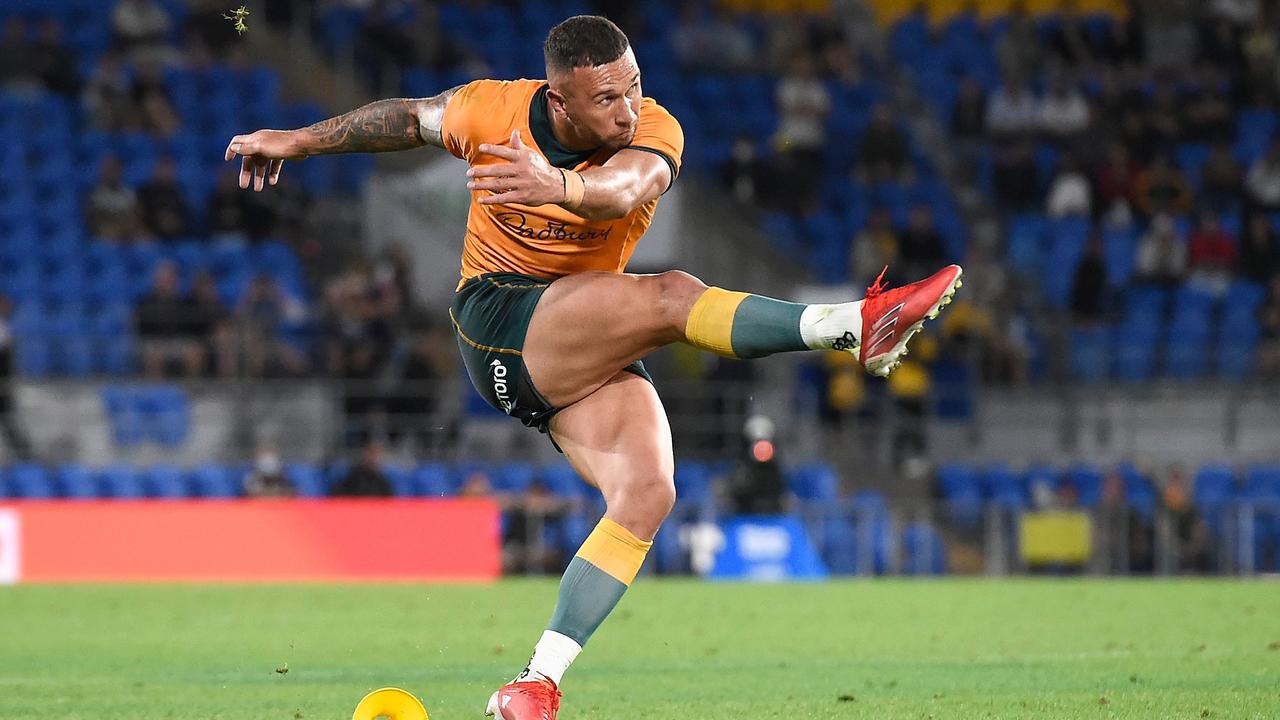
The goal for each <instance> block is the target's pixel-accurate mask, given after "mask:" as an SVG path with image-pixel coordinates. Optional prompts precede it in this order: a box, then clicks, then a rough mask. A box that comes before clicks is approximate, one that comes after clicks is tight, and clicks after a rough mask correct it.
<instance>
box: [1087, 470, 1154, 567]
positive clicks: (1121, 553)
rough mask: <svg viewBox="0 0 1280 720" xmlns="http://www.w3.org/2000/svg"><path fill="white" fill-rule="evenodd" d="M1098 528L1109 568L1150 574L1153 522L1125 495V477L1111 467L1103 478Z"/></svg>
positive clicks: (1152, 564) (1152, 563)
mask: <svg viewBox="0 0 1280 720" xmlns="http://www.w3.org/2000/svg"><path fill="white" fill-rule="evenodd" d="M1097 514H1098V520H1099V521H1098V528H1099V530H1100V535H1101V538H1100V540H1101V542H1100V543H1099V545H1100V546H1101V547H1102V549H1103V552H1104V553H1105V556H1106V557H1105V563H1106V568H1105V569H1106V571H1108V572H1112V573H1149V572H1151V569H1152V567H1154V557H1153V555H1152V532H1151V525H1150V524H1149V523H1147V521H1146V519H1145V518H1143V517H1142V515H1141V514H1139V513H1138V512H1137V511H1136V510H1134V509H1133V508H1132V507H1131V506H1130V505H1129V503H1128V501H1127V500H1126V498H1125V481H1124V477H1123V476H1122V475H1121V474H1120V473H1119V472H1117V471H1115V470H1111V471H1110V472H1108V473H1107V474H1106V477H1104V478H1103V480H1102V497H1101V499H1100V501H1099V503H1098V509H1097Z"/></svg>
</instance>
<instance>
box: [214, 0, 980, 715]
mask: <svg viewBox="0 0 1280 720" xmlns="http://www.w3.org/2000/svg"><path fill="white" fill-rule="evenodd" d="M545 56H546V70H547V79H546V80H545V81H542V80H516V81H510V82H504V81H496V80H477V81H475V82H471V83H468V84H466V85H462V86H459V87H455V88H453V89H451V90H447V91H445V92H443V93H441V94H439V95H437V96H435V97H431V98H426V99H392V100H380V101H378V102H374V103H371V104H369V105H366V106H364V107H362V108H359V109H357V110H353V111H351V112H349V113H347V114H345V115H342V116H340V117H336V118H332V119H329V120H325V121H323V122H319V123H316V124H315V125H312V126H310V127H307V128H303V129H300V130H289V131H282V130H259V131H257V132H255V133H252V134H250V135H237V136H236V137H234V138H232V139H231V144H230V145H229V146H228V147H227V152H226V158H227V160H231V159H233V158H234V157H235V156H236V155H242V156H243V161H242V164H241V169H240V186H241V187H242V188H247V187H248V186H249V185H250V183H252V184H253V188H254V190H262V188H263V184H264V182H266V183H270V184H273V185H274V184H275V183H276V181H277V180H278V179H279V176H280V169H281V166H282V164H283V162H284V160H286V159H294V158H305V157H307V156H310V155H323V154H329V153H344V152H383V151H389V150H407V149H410V148H415V147H420V146H422V145H434V146H436V147H441V148H444V149H446V150H448V151H449V152H450V153H452V154H454V155H456V156H457V157H459V158H462V159H464V160H466V161H467V162H468V163H469V164H470V166H471V167H470V170H468V171H467V176H468V177H469V178H470V180H469V181H468V183H467V187H468V188H470V189H471V209H470V214H469V216H468V218H467V233H466V240H465V244H464V246H463V252H462V281H461V283H460V284H459V285H458V289H457V293H456V295H455V296H454V300H453V303H452V307H451V308H450V313H449V314H450V317H451V318H452V320H453V327H454V331H455V333H456V335H457V338H458V347H459V348H460V349H461V351H462V356H463V359H464V361H465V363H466V366H467V371H468V373H469V374H470V376H471V381H472V382H473V383H474V384H475V386H476V389H477V390H479V391H480V393H481V394H482V395H483V396H484V397H485V398H486V399H487V400H488V401H489V402H490V403H491V404H492V405H494V407H497V408H500V409H501V410H503V411H505V412H506V413H507V414H508V415H511V416H513V417H516V418H519V419H520V420H521V421H522V422H523V423H524V424H525V425H528V426H530V427H536V428H538V429H539V430H541V431H543V432H549V433H550V435H551V438H552V440H553V441H554V442H555V443H556V445H557V446H558V447H559V448H560V449H561V450H562V451H563V452H564V454H565V457H567V458H568V460H569V462H570V463H571V464H572V465H573V467H574V469H575V470H576V471H577V472H578V473H579V474H580V475H581V476H582V477H583V478H584V479H585V480H586V481H587V482H589V483H591V484H592V485H594V486H595V487H597V488H599V489H600V492H601V493H602V494H603V495H604V499H605V503H606V505H607V511H606V512H605V515H604V518H603V519H601V520H600V523H599V524H598V525H597V526H596V527H595V529H594V530H593V531H592V532H591V534H590V536H589V537H588V538H587V539H586V541H585V542H584V543H583V544H582V547H581V549H579V550H578V552H577V554H576V556H575V557H574V558H573V560H572V561H571V562H570V563H569V567H568V569H567V570H566V571H565V573H564V577H563V578H562V580H561V583H560V595H559V599H558V602H557V604H556V608H555V612H554V614H553V615H552V616H551V621H550V623H549V624H548V625H547V629H546V631H545V632H543V634H542V637H541V639H539V640H538V642H537V645H536V646H535V647H534V651H533V657H532V658H531V659H530V660H529V665H528V667H526V668H525V669H524V671H523V672H521V673H520V675H519V677H517V678H516V679H515V680H514V681H512V682H511V683H509V684H507V685H505V686H503V687H502V688H500V689H499V690H498V691H497V692H495V693H494V694H493V696H492V697H491V698H490V699H489V705H488V710H487V712H488V714H490V715H495V716H497V717H499V718H502V719H503V720H552V719H554V718H555V716H556V712H557V710H558V708H559V705H560V693H559V690H558V687H559V685H560V680H561V678H562V677H563V676H564V673H565V670H566V669H568V667H569V665H570V664H571V663H572V662H573V661H574V658H576V657H577V656H578V653H579V652H581V651H582V647H583V646H584V645H585V644H586V642H587V640H588V639H589V638H590V637H591V635H592V633H594V632H595V630H596V628H597V627H599V626H600V623H601V622H603V621H604V619H605V617H607V616H608V615H609V613H610V611H611V610H613V608H614V606H615V605H616V604H617V603H618V601H619V600H620V599H621V598H622V595H623V593H624V592H626V590H627V587H628V586H629V585H630V584H631V582H632V580H634V579H635V576H636V573H637V572H638V571H639V570H640V565H641V564H642V563H643V562H644V558H645V554H646V553H647V552H648V551H649V547H650V545H651V544H652V540H653V536H654V535H655V534H656V533H657V531H658V527H659V526H660V525H661V524H662V521H663V520H664V519H665V518H666V517H667V513H668V512H670V511H671V507H672V505H673V504H674V503H675V485H674V482H673V480H672V475H673V472H674V465H675V462H674V460H673V457H672V449H671V429H670V427H669V426H668V424H667V418H666V415H665V414H664V412H663V409H662V403H661V402H660V401H659V399H658V394H657V393H656V392H655V391H654V388H653V385H652V382H651V380H650V378H649V375H648V374H647V373H646V372H645V369H644V366H643V365H642V364H641V362H640V360H641V358H643V357H645V356H646V355H648V354H649V353H651V352H653V351H654V350H656V349H658V348H660V347H662V346H664V345H668V344H670V343H675V342H684V343H688V344H690V345H693V346H694V347H698V348H702V349H704V350H709V351H711V352H714V353H718V354H720V355H724V356H727V357H732V358H758V357H764V356H766V355H771V354H773V353H779V352H788V351H793V350H843V351H847V352H851V353H855V354H857V356H858V360H859V362H861V363H862V365H863V367H865V368H866V370H867V371H868V372H870V373H872V374H874V375H880V376H883V375H887V374H888V373H889V371H890V370H892V369H893V368H894V367H896V366H897V365H898V364H899V362H900V358H901V357H902V355H904V354H905V353H906V352H907V341H908V340H910V338H911V336H912V335H913V334H915V332H916V331H918V330H919V329H920V327H921V325H922V323H923V322H924V320H925V319H926V318H932V317H935V316H936V315H937V313H938V311H939V309H941V308H942V306H943V305H945V304H947V303H948V302H949V301H950V299H951V296H952V294H953V293H954V292H955V290H956V288H957V287H959V286H960V274H961V270H960V268H959V267H958V266H955V265H951V266H948V267H946V268H944V269H942V270H941V271H939V272H938V273H936V274H935V275H933V276H932V277H930V278H927V279H925V280H921V281H919V282H916V283H913V284H911V285H907V286H904V287H901V288H895V289H892V290H884V289H882V287H881V284H880V282H879V280H877V282H876V284H875V285H873V286H872V287H871V288H869V289H868V290H867V295H866V298H865V299H864V300H859V301H857V302H847V303H840V304H834V305H802V304H797V303H790V302H783V301H780V300H774V299H771V298H767V297H762V296H759V295H751V294H747V293H742V292H732V291H729V290H722V289H720V288H715V287H707V286H706V285H704V284H703V283H702V282H701V281H699V280H698V279H697V278H695V277H693V276H691V275H688V274H686V273H683V272H679V271H671V272H665V273H660V274H657V275H633V274H628V273H625V272H623V270H624V269H625V268H626V265H627V260H628V259H629V258H630V257H631V253H632V252H633V251H634V249H635V245H636V242H637V241H639V239H640V237H641V236H642V235H643V234H644V232H645V230H646V229H648V227H649V222H650V221H651V220H652V219H653V213H654V210H655V208H656V207H657V204H658V198H659V196H661V195H662V193H663V192H665V191H666V190H667V188H668V187H670V186H671V183H673V182H674V181H675V179H676V178H677V176H678V175H679V172H680V157H681V153H682V151H683V149H684V136H683V133H682V132H681V130H680V125H679V123H678V122H676V120H675V118H673V117H672V116H671V115H670V114H669V113H668V112H667V111H666V110H664V109H663V108H662V107H661V106H660V105H658V104H657V103H656V102H654V101H653V99H652V98H646V97H644V96H643V95H642V94H641V91H640V69H639V67H638V66H637V65H636V59H635V55H634V54H633V53H632V50H631V46H630V43H629V42H628V40H627V37H626V35H624V34H623V32H622V31H621V30H620V29H618V27H617V26H616V25H614V24H613V23H612V22H610V21H609V20H607V19H605V18H602V17H596V16H577V17H572V18H569V19H568V20H565V21H564V22H562V23H560V24H559V25H557V26H556V27H554V28H552V30H551V32H550V33H549V34H548V35H547V39H546V44H545Z"/></svg>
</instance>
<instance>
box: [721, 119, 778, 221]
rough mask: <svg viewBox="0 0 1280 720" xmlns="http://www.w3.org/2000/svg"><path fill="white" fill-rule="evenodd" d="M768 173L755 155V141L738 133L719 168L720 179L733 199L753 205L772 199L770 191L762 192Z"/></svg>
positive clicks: (745, 204)
mask: <svg viewBox="0 0 1280 720" xmlns="http://www.w3.org/2000/svg"><path fill="white" fill-rule="evenodd" d="M769 174H770V173H769V171H768V169H767V168H766V167H765V165H764V163H763V162H761V160H760V159H759V157H758V156H757V153H756V144H755V141H754V140H752V139H751V137H750V136H749V135H740V136H738V137H737V138H736V139H735V140H734V141H733V146H732V147H731V148H730V149H729V159H728V160H726V161H725V164H724V167H723V168H721V169H720V180H721V182H722V183H723V184H724V187H725V189H726V190H728V191H729V194H730V195H732V196H733V199H734V200H736V201H738V202H739V203H741V204H742V205H744V206H748V207H754V206H755V205H756V204H757V202H767V201H769V200H771V199H772V198H771V193H767V192H763V191H764V190H765V188H767V187H768V184H769Z"/></svg>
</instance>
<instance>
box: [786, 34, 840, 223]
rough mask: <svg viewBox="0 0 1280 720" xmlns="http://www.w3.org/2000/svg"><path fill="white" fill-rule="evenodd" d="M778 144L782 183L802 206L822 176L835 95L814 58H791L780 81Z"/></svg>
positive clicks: (793, 201) (795, 204)
mask: <svg viewBox="0 0 1280 720" xmlns="http://www.w3.org/2000/svg"><path fill="white" fill-rule="evenodd" d="M775 102H776V103H777V106H778V115H779V118H778V131H777V134H776V135H775V138H774V141H775V143H776V144H777V146H778V165H779V175H780V183H779V184H780V186H781V187H782V188H785V190H786V191H785V193H784V194H785V196H786V200H787V201H786V202H785V204H786V205H788V206H791V207H798V206H800V205H802V204H803V203H805V202H807V201H808V200H809V199H810V198H811V197H812V196H813V190H814V187H815V185H816V183H817V182H818V180H819V179H820V178H821V177H822V175H821V173H819V172H816V171H815V168H819V167H821V166H822V157H823V145H824V144H825V143H826V141H827V130H826V121H827V116H828V115H829V114H830V113H831V95H830V94H829V93H828V92H827V88H826V87H825V86H824V85H823V84H822V81H821V80H820V79H819V78H818V76H817V68H816V67H815V65H814V61H813V58H812V57H811V56H809V55H808V54H803V53H802V54H800V55H798V56H796V58H795V59H794V60H792V61H791V65H790V67H789V69H788V71H787V74H786V75H785V76H783V77H782V79H780V80H779V81H778V84H777V88H776V95H775Z"/></svg>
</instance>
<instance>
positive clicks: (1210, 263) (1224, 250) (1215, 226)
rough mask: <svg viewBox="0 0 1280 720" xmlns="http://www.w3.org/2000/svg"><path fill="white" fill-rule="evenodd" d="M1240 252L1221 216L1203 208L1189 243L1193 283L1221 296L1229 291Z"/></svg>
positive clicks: (1188, 249)
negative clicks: (1224, 227) (1222, 222)
mask: <svg viewBox="0 0 1280 720" xmlns="http://www.w3.org/2000/svg"><path fill="white" fill-rule="evenodd" d="M1238 254H1239V252H1238V250H1237V248H1236V240H1235V238H1233V237H1231V235H1230V234H1229V233H1227V231H1226V230H1224V229H1223V227H1222V225H1221V224H1220V223H1219V222H1218V216H1217V215H1215V214H1214V213H1212V212H1210V211H1208V210H1203V211H1201V212H1200V216H1199V219H1198V221H1197V224H1196V229H1195V231H1194V232H1192V233H1191V238H1190V241H1189V243H1188V246H1187V269H1188V270H1189V271H1190V275H1189V276H1188V278H1187V283H1188V285H1189V286H1191V287H1193V288H1195V289H1197V290H1199V291H1201V292H1204V293H1207V294H1209V295H1212V296H1214V297H1217V298H1221V297H1222V296H1224V295H1226V294H1227V288H1228V287H1230V286H1231V274H1232V270H1233V269H1234V268H1235V265H1236V257H1237V256H1238Z"/></svg>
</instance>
